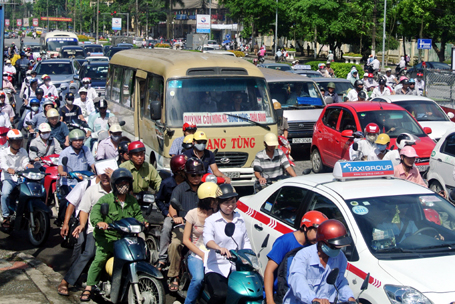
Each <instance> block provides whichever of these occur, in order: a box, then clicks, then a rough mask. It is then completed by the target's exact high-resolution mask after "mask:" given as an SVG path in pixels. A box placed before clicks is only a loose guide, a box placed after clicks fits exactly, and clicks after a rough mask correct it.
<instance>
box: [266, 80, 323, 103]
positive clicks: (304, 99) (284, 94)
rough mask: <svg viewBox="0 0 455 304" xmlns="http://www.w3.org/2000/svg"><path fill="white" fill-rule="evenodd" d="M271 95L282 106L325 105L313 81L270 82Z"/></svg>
mask: <svg viewBox="0 0 455 304" xmlns="http://www.w3.org/2000/svg"><path fill="white" fill-rule="evenodd" d="M269 88H270V95H271V97H272V99H276V100H277V101H278V102H279V103H281V107H283V108H288V107H299V108H301V107H312V108H315V107H321V108H323V107H324V102H323V101H322V96H321V95H320V93H319V90H318V89H317V88H316V84H315V83H314V82H312V81H287V82H269Z"/></svg>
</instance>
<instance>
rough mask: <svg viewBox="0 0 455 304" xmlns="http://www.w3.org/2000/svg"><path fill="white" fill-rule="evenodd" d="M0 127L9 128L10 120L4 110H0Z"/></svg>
mask: <svg viewBox="0 0 455 304" xmlns="http://www.w3.org/2000/svg"><path fill="white" fill-rule="evenodd" d="M0 127H7V128H10V129H11V120H10V119H9V115H8V113H6V112H3V111H2V112H0Z"/></svg>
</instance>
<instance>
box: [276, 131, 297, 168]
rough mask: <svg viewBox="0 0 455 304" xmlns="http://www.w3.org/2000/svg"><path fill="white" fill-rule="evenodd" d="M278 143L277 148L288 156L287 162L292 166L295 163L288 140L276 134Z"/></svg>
mask: <svg viewBox="0 0 455 304" xmlns="http://www.w3.org/2000/svg"><path fill="white" fill-rule="evenodd" d="M278 143H279V145H278V149H280V150H281V151H283V153H284V155H286V157H287V158H288V161H289V164H290V165H291V166H292V167H293V168H294V167H295V163H294V159H293V158H292V156H291V145H290V144H289V141H288V140H287V139H286V138H285V137H284V136H278Z"/></svg>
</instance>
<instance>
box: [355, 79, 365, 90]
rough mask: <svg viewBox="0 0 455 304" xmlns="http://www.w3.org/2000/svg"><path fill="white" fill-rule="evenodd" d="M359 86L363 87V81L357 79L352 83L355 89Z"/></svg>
mask: <svg viewBox="0 0 455 304" xmlns="http://www.w3.org/2000/svg"><path fill="white" fill-rule="evenodd" d="M359 85H363V80H360V79H357V80H356V81H355V82H354V87H355V88H357V87H358V86H359Z"/></svg>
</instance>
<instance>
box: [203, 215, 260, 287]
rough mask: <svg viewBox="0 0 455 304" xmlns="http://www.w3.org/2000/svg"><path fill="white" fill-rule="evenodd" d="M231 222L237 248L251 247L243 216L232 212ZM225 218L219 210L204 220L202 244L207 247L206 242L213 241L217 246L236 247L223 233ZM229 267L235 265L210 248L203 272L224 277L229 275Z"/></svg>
mask: <svg viewBox="0 0 455 304" xmlns="http://www.w3.org/2000/svg"><path fill="white" fill-rule="evenodd" d="M232 223H234V224H235V231H234V235H233V236H232V237H233V238H234V240H235V241H236V242H237V244H238V245H239V248H238V249H251V243H250V239H249V238H248V234H247V232H246V227H245V221H244V220H243V217H242V216H241V215H240V214H239V213H238V212H234V219H233V221H232ZM226 224H227V222H226V220H225V219H224V218H223V216H222V215H221V212H220V211H218V212H217V213H214V214H212V215H211V216H209V217H208V218H207V219H206V220H205V224H204V233H203V237H204V245H205V246H206V247H207V243H208V242H210V241H214V242H215V243H216V244H217V245H218V246H220V247H222V248H226V249H229V250H231V249H233V250H236V249H237V245H236V244H235V242H234V241H233V240H232V238H230V237H228V236H226V234H224V228H225V227H226ZM231 268H233V270H235V265H234V264H232V263H231V262H229V260H227V259H226V258H225V257H224V256H222V255H221V254H218V253H216V252H215V250H213V249H210V251H209V254H208V257H207V266H206V267H205V273H206V274H207V273H210V272H216V273H218V274H220V275H222V276H224V277H225V278H227V277H228V276H229V273H230V271H231Z"/></svg>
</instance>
